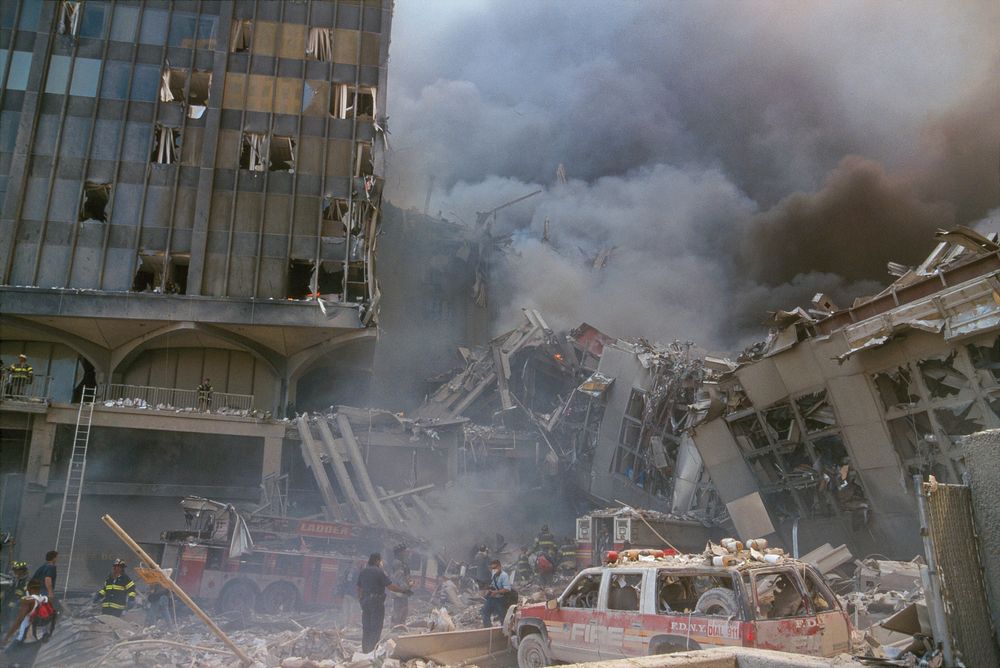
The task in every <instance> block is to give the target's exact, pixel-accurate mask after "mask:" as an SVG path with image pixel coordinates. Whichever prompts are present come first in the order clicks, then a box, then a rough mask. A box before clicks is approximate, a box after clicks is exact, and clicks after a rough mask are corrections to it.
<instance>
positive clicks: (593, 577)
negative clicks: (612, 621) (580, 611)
mask: <svg viewBox="0 0 1000 668" xmlns="http://www.w3.org/2000/svg"><path fill="white" fill-rule="evenodd" d="M600 592H601V574H600V573H589V574H586V575H581V576H580V577H579V578H577V580H576V582H574V583H573V584H572V585H571V586H570V587H569V589H567V590H566V593H565V594H563V597H562V600H561V601H560V604H561V605H562V606H563V607H564V608H586V609H590V610H593V609H596V608H597V600H598V595H599V594H600Z"/></svg>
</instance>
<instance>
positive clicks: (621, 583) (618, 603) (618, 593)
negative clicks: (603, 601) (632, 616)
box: [608, 573, 642, 612]
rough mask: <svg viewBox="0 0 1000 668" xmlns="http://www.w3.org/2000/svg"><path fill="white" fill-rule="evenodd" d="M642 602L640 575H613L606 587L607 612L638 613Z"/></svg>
mask: <svg viewBox="0 0 1000 668" xmlns="http://www.w3.org/2000/svg"><path fill="white" fill-rule="evenodd" d="M640 600H642V574H641V573H628V574H621V573H619V574H614V575H612V576H611V583H610V584H609V585H608V610H626V611H630V612H638V611H639V601H640Z"/></svg>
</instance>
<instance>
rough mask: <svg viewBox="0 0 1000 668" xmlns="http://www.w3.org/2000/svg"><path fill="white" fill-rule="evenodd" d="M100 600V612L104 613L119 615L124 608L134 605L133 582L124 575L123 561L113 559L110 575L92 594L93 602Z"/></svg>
mask: <svg viewBox="0 0 1000 668" xmlns="http://www.w3.org/2000/svg"><path fill="white" fill-rule="evenodd" d="M99 601H100V602H101V612H102V613H104V614H105V615H112V616H114V617H121V616H122V613H124V612H125V609H126V608H128V609H131V608H132V606H134V605H135V583H134V582H132V578H130V577H129V576H127V575H125V562H124V561H122V560H121V559H115V563H114V564H112V566H111V575H109V576H108V577H107V579H106V580H105V581H104V586H103V587H101V588H100V589H99V590H98V591H97V593H96V594H94V603H97V602H99Z"/></svg>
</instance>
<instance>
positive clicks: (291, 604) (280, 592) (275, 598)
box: [257, 582, 299, 615]
mask: <svg viewBox="0 0 1000 668" xmlns="http://www.w3.org/2000/svg"><path fill="white" fill-rule="evenodd" d="M257 605H258V606H259V607H260V611H261V612H266V613H268V614H271V615H276V614H279V613H282V612H291V611H292V610H298V608H299V591H298V590H297V589H296V588H295V585H293V584H292V583H290V582H272V583H271V584H269V585H268V586H267V588H265V589H264V591H263V592H262V593H261V595H260V597H259V598H258V599H257Z"/></svg>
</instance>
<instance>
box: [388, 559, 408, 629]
mask: <svg viewBox="0 0 1000 668" xmlns="http://www.w3.org/2000/svg"><path fill="white" fill-rule="evenodd" d="M392 556H393V560H392V581H393V583H395V584H396V585H397V586H399V587H402V588H403V589H411V590H412V589H413V580H412V579H411V578H410V564H409V560H410V550H409V548H407V547H406V545H405V544H404V543H400V544H399V545H397V546H396V547H395V548H394V549H393V551H392ZM409 612H410V598H409V596H407V595H405V594H395V595H394V596H393V597H392V617H391V618H390V620H389V623H390V624H391V625H392V626H400V625H402V626H405V625H406V617H407V615H408V614H409Z"/></svg>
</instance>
